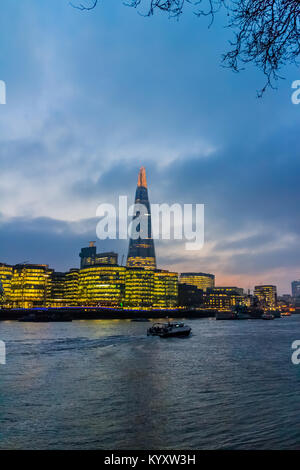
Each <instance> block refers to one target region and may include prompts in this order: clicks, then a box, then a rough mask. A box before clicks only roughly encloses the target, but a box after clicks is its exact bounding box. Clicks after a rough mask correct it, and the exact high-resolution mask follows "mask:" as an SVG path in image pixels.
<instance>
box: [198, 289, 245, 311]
mask: <svg viewBox="0 0 300 470" xmlns="http://www.w3.org/2000/svg"><path fill="white" fill-rule="evenodd" d="M246 303H247V296H245V295H244V291H243V289H241V288H239V287H213V288H209V289H207V290H206V293H205V294H204V305H205V307H206V308H212V309H215V310H230V309H231V308H232V307H235V306H236V305H246Z"/></svg>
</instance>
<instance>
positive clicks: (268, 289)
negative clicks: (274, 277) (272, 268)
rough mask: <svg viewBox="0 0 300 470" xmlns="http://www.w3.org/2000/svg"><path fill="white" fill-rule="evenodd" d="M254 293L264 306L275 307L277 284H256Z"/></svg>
mask: <svg viewBox="0 0 300 470" xmlns="http://www.w3.org/2000/svg"><path fill="white" fill-rule="evenodd" d="M254 295H255V297H257V299H258V300H259V302H260V304H261V306H262V307H263V308H266V309H268V308H270V309H275V308H276V305H277V289H276V286H271V285H263V286H255V288H254Z"/></svg>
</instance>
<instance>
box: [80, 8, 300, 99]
mask: <svg viewBox="0 0 300 470" xmlns="http://www.w3.org/2000/svg"><path fill="white" fill-rule="evenodd" d="M97 3H98V0H93V4H92V5H91V6H90V7H88V6H84V5H83V4H80V5H79V6H74V5H73V4H72V6H74V8H78V9H79V10H93V9H94V8H95V7H96V6H97ZM123 3H124V4H125V5H126V6H129V7H133V8H136V9H140V8H142V7H144V6H145V12H146V13H144V16H152V15H153V14H154V13H155V11H156V10H157V11H162V12H165V13H167V14H168V16H169V17H171V18H174V17H175V18H180V16H181V15H182V14H183V12H184V9H185V8H187V7H188V6H189V7H191V8H192V11H193V12H194V14H195V15H196V16H198V17H201V16H204V17H210V24H209V26H211V24H212V23H213V20H214V17H215V15H216V14H217V13H218V12H219V11H220V9H221V8H222V7H224V8H225V9H226V10H227V17H228V25H227V26H228V28H230V29H232V30H233V31H234V40H233V41H231V42H230V46H231V49H230V50H229V51H228V52H227V53H226V54H224V55H223V64H224V66H226V67H229V68H230V69H232V70H233V71H235V72H238V71H240V70H242V69H243V67H242V65H243V64H247V63H254V64H255V65H256V66H257V67H258V68H259V69H260V70H262V71H263V73H264V75H265V76H266V83H265V85H264V87H263V88H262V90H260V92H259V93H258V94H259V96H262V94H263V93H264V92H265V90H266V89H267V88H268V87H271V88H274V84H275V83H276V81H277V80H278V79H280V78H282V77H280V75H279V71H280V69H281V68H282V67H283V66H284V65H286V64H289V63H294V64H298V63H297V58H298V56H299V54H300V0H227V1H226V0H126V1H124V2H123ZM139 13H140V14H142V13H141V12H140V11H139Z"/></svg>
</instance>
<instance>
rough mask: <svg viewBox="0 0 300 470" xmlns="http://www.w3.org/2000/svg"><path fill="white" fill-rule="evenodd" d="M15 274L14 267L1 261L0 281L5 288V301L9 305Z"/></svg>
mask: <svg viewBox="0 0 300 470" xmlns="http://www.w3.org/2000/svg"><path fill="white" fill-rule="evenodd" d="M12 275H13V267H12V266H10V265H8V264H5V263H0V281H1V284H2V288H3V293H4V295H3V297H2V298H3V303H4V304H5V305H6V304H7V305H9V300H10V298H11V279H12Z"/></svg>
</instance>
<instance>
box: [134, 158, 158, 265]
mask: <svg viewBox="0 0 300 470" xmlns="http://www.w3.org/2000/svg"><path fill="white" fill-rule="evenodd" d="M135 204H142V205H143V206H144V207H145V209H146V210H145V212H143V213H142V214H141V213H140V212H139V211H137V213H136V215H135V216H134V218H133V220H134V219H136V218H137V217H138V216H139V217H140V218H141V219H142V218H146V219H144V221H145V226H146V227H148V233H147V236H144V235H143V234H142V233H141V236H139V237H138V238H137V239H133V238H130V241H129V250H128V256H127V267H136V268H145V269H155V268H156V259H155V250H154V242H153V239H152V226H151V211H150V203H149V199H148V189H147V181H146V171H145V168H144V167H142V168H141V169H140V171H139V176H138V185H137V189H136V193H135ZM141 225H142V224H138V225H137V228H136V232H137V233H139V232H141Z"/></svg>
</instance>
